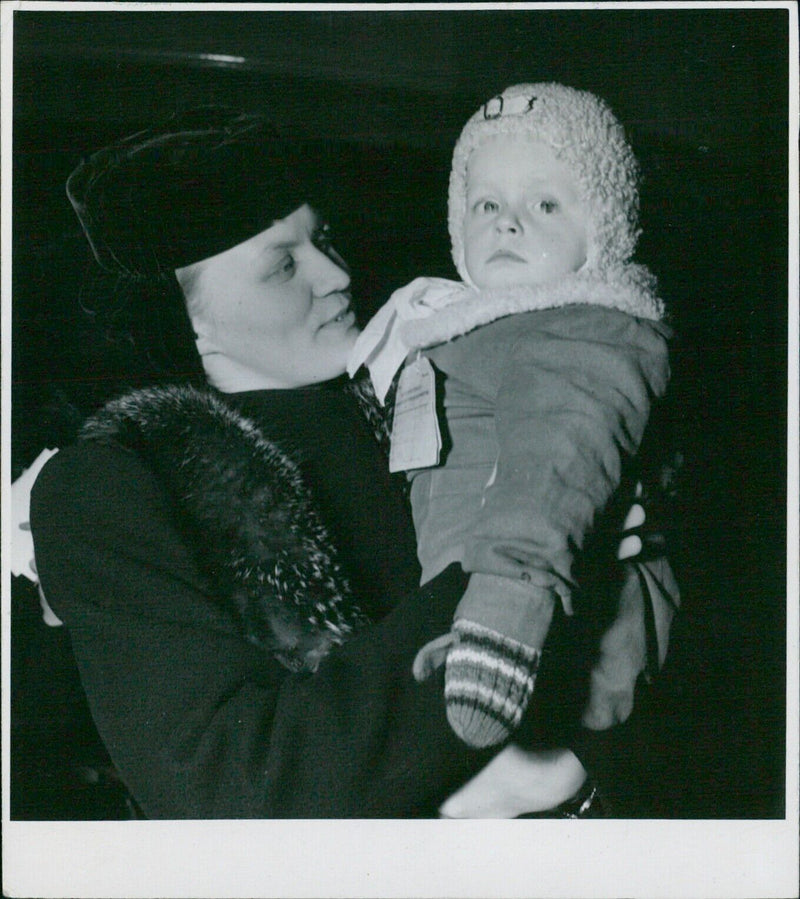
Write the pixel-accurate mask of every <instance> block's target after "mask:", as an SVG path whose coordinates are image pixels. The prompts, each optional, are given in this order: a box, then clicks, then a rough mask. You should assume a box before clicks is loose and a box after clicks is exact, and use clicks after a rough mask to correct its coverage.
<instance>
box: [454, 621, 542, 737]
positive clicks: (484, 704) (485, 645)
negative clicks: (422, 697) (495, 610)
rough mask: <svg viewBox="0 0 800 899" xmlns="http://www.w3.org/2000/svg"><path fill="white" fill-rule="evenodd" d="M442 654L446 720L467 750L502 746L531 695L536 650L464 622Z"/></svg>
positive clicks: (458, 626) (480, 626) (492, 631)
mask: <svg viewBox="0 0 800 899" xmlns="http://www.w3.org/2000/svg"><path fill="white" fill-rule="evenodd" d="M453 632H454V633H455V635H456V637H457V639H456V642H454V644H453V645H452V646H451V647H450V651H449V652H448V654H447V663H446V667H445V686H444V698H445V703H446V705H447V720H448V721H449V722H450V726H451V727H452V728H453V730H454V731H455V732H456V733H457V734H458V736H459V737H460V738H461V739H462V740H463V741H464V742H465V743H467V744H468V745H469V746H473V747H475V748H476V749H481V748H484V747H486V746H494V745H495V744H497V743H502V742H503V741H504V740H506V739H507V738H508V737H509V736H510V735H511V734H512V732H513V731H514V730H516V728H517V727H518V726H519V723H520V721H521V720H522V715H523V714H524V712H525V709H526V707H527V705H528V702H529V701H530V698H531V696H532V694H533V685H534V682H535V680H536V672H537V670H538V667H539V659H540V657H541V650H539V649H534V648H533V647H531V646H526V645H525V644H524V643H519V642H518V641H517V640H512V639H511V638H510V637H506V636H504V635H503V634H500V633H498V632H497V631H494V630H491V629H490V628H487V627H483V626H482V625H480V624H476V623H475V622H474V621H469V620H467V619H464V618H459V619H457V620H456V621H455V622H454V623H453Z"/></svg>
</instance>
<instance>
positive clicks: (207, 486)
mask: <svg viewBox="0 0 800 899" xmlns="http://www.w3.org/2000/svg"><path fill="white" fill-rule="evenodd" d="M81 439H83V440H100V441H113V442H114V443H117V444H121V445H122V446H124V447H126V448H127V449H129V450H131V451H133V452H135V453H136V454H137V455H138V456H139V457H140V458H141V459H142V460H143V461H144V463H145V464H146V465H147V467H148V468H149V469H150V470H151V471H152V472H153V474H154V475H155V477H156V479H157V480H158V481H159V483H160V485H161V486H162V487H163V488H164V491H165V493H166V495H167V496H168V497H169V499H170V501H171V505H172V508H173V512H174V516H175V521H176V524H177V526H178V529H179V531H180V532H181V534H182V536H183V538H184V539H185V540H186V545H187V546H189V547H192V548H194V550H195V557H196V561H197V564H198V567H199V568H200V570H201V572H202V573H203V574H204V575H205V576H206V577H207V578H208V580H209V582H210V592H211V594H212V595H213V597H214V599H215V601H217V602H218V603H219V604H221V605H223V606H224V607H225V609H226V610H227V611H228V612H229V613H230V614H231V616H232V618H233V619H234V620H235V621H236V622H237V624H238V626H239V628H240V630H241V632H242V634H243V636H245V637H246V639H248V640H249V641H250V642H252V643H254V644H256V645H258V646H260V647H262V648H263V649H265V650H266V651H267V652H269V653H270V654H272V655H273V656H274V657H275V658H276V659H277V660H278V661H280V662H281V663H282V664H283V665H285V666H286V667H287V668H289V669H290V670H293V671H314V670H315V669H316V668H317V666H318V665H319V662H320V661H321V659H322V658H323V657H324V656H325V655H326V654H327V652H328V651H329V650H330V648H331V647H332V646H333V645H335V644H337V643H341V642H342V641H343V640H344V639H345V637H346V636H347V635H348V634H349V633H350V632H352V631H353V630H354V629H355V628H356V627H358V626H360V625H361V624H363V623H364V622H365V619H364V616H363V615H362V613H361V612H360V610H359V609H358V607H357V606H356V605H355V603H354V600H353V598H352V596H351V594H350V589H349V586H348V584H347V581H346V579H345V577H344V574H343V572H342V570H341V568H340V566H339V563H338V561H337V554H336V550H335V547H334V545H333V542H332V540H331V538H330V536H329V534H328V533H327V531H326V529H325V527H324V525H323V523H322V520H321V518H320V516H319V514H318V512H317V510H316V509H315V508H314V504H313V502H312V499H311V496H310V494H309V491H308V488H307V487H306V485H305V484H304V482H303V479H302V477H301V474H300V471H299V469H298V467H297V465H296V464H295V462H294V461H293V460H292V459H291V458H290V457H289V456H288V455H287V454H286V453H284V452H283V451H282V450H281V449H280V448H279V447H278V446H277V445H276V444H274V443H273V442H271V441H270V440H269V439H267V438H266V436H265V435H264V434H263V433H262V432H261V431H260V430H259V428H258V427H257V426H256V424H255V423H254V422H253V421H251V420H250V419H248V418H245V417H244V416H242V415H241V414H239V412H238V411H236V410H235V409H233V408H232V407H231V406H229V405H228V404H227V403H226V402H225V399H224V396H223V395H222V394H218V393H216V392H212V391H210V390H198V389H195V388H193V387H186V386H173V387H158V388H149V389H144V390H137V391H134V392H132V393H130V394H127V395H126V396H123V397H122V398H120V399H118V400H115V401H113V402H111V403H109V404H108V405H106V406H105V407H104V408H103V409H101V410H100V412H98V413H97V414H96V415H95V416H93V417H92V418H90V419H89V420H88V421H87V423H86V424H85V425H84V428H83V430H82V432H81Z"/></svg>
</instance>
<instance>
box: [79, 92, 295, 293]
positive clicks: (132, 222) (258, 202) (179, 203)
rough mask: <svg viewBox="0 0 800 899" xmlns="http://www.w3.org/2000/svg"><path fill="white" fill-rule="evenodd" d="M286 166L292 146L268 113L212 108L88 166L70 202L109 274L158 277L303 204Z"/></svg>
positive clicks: (96, 157) (125, 143)
mask: <svg viewBox="0 0 800 899" xmlns="http://www.w3.org/2000/svg"><path fill="white" fill-rule="evenodd" d="M295 168H296V167H295ZM289 169H290V165H289V162H288V159H287V147H286V145H285V144H284V143H283V142H282V141H281V140H280V139H279V138H278V136H277V134H276V133H275V131H274V129H273V127H272V125H271V124H270V122H269V120H267V119H266V118H265V117H264V116H261V115H248V114H243V113H241V112H239V111H237V110H232V109H228V108H227V107H219V106H206V107H198V108H196V109H192V110H188V111H186V112H184V113H182V114H177V115H174V116H172V117H171V118H170V119H168V120H167V121H166V122H165V123H163V124H161V125H158V126H157V127H155V128H151V129H148V130H146V131H140V132H138V133H137V134H134V135H132V136H130V137H127V138H124V139H123V140H121V141H119V142H117V143H115V144H113V145H111V146H109V147H106V148H104V149H102V150H99V151H98V152H96V153H94V154H92V155H91V156H89V157H88V158H86V159H84V160H83V162H81V163H80V165H79V166H78V167H77V168H76V169H75V171H74V172H73V173H72V174H71V175H70V177H69V180H68V181H67V196H68V198H69V201H70V203H72V206H73V208H74V210H75V212H76V214H77V216H78V219H79V220H80V223H81V225H82V227H83V230H84V232H85V233H86V237H87V238H88V240H89V244H90V245H91V248H92V251H93V253H94V255H95V258H96V259H97V261H98V263H99V264H100V265H101V266H102V267H103V268H104V269H106V270H107V271H110V272H114V273H116V274H121V275H125V276H129V277H133V278H137V279H142V278H144V279H147V278H157V277H159V276H161V275H165V274H168V273H171V272H172V271H173V270H174V269H176V268H180V267H182V266H185V265H189V264H190V263H193V262H198V261H200V260H201V259H206V258H208V257H209V256H214V255H216V254H217V253H221V252H222V251H223V250H226V249H229V248H230V247H233V246H235V245H236V244H238V243H241V242H242V241H244V240H246V239H247V238H249V237H253V236H254V235H255V234H258V233H259V232H260V231H263V230H264V229H265V228H268V227H269V226H270V225H271V224H272V222H274V221H275V220H276V219H279V218H283V217H284V216H286V215H287V214H288V213H290V212H291V211H292V210H293V209H296V208H297V207H298V206H300V205H301V204H302V203H303V202H304V201H305V197H304V196H303V194H302V191H301V188H300V187H299V186H298V185H297V184H296V183H295V182H294V181H293V180H292V176H293V172H290V170H289Z"/></svg>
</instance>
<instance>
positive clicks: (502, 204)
mask: <svg viewBox="0 0 800 899" xmlns="http://www.w3.org/2000/svg"><path fill="white" fill-rule="evenodd" d="M588 221H589V217H588V214H587V211H586V209H585V208H584V205H583V203H582V202H581V198H580V189H579V185H578V183H577V180H576V179H575V177H574V176H573V175H572V173H571V171H570V170H569V168H568V167H567V166H566V165H565V164H564V163H562V162H560V161H559V160H558V159H556V157H555V155H554V154H553V151H552V150H551V149H550V148H549V147H548V146H547V145H545V144H543V143H539V142H538V141H533V140H531V139H530V138H529V137H526V136H524V135H513V134H497V135H493V136H492V137H490V138H488V139H487V140H486V141H485V142H484V143H482V144H481V145H480V146H479V147H478V148H477V149H476V150H475V151H474V152H473V153H472V155H471V156H470V158H469V166H468V169H467V212H466V218H465V221H464V261H465V264H466V267H467V271H468V272H469V276H470V278H472V280H473V282H474V283H475V285H476V286H477V287H479V288H488V287H505V286H510V285H516V284H522V285H530V286H538V285H540V284H545V283H547V282H548V281H553V280H555V279H557V278H560V277H562V276H563V275H566V274H568V273H569V272H574V271H577V270H578V269H579V268H580V267H581V266H582V265H583V263H584V262H586V245H587V233H588Z"/></svg>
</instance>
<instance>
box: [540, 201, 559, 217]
mask: <svg viewBox="0 0 800 899" xmlns="http://www.w3.org/2000/svg"><path fill="white" fill-rule="evenodd" d="M538 209H539V211H540V212H544V213H546V214H547V215H549V214H550V213H551V212H555V211H556V210H557V209H558V203H556V201H555V200H540V201H539V204H538Z"/></svg>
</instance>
